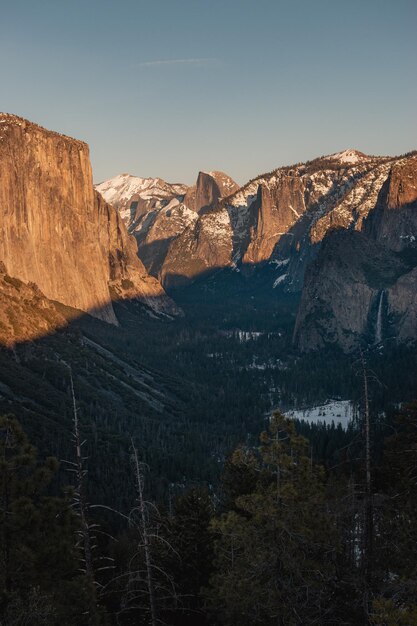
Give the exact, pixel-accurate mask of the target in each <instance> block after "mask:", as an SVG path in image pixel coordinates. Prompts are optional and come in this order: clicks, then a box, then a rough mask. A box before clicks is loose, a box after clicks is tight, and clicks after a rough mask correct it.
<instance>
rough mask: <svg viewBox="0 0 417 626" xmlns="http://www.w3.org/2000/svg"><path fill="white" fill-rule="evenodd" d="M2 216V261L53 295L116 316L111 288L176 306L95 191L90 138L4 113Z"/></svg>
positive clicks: (0, 121)
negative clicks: (67, 134) (73, 136)
mask: <svg viewBox="0 0 417 626" xmlns="http://www.w3.org/2000/svg"><path fill="white" fill-rule="evenodd" d="M0 216H1V221H0V261H3V262H4V263H5V265H6V267H7V271H8V273H9V274H10V275H11V276H15V277H16V278H19V279H20V280H22V281H24V282H33V283H36V284H37V285H38V287H39V288H40V290H41V291H42V292H43V293H44V294H45V296H46V297H47V298H49V299H53V300H58V301H60V302H62V303H64V304H67V305H69V306H71V307H75V308H78V309H81V310H82V311H88V312H90V313H92V314H93V315H96V316H97V317H100V318H101V319H104V320H105V321H107V322H112V323H116V322H117V320H116V317H115V315H114V311H113V307H112V304H111V294H110V288H111V289H112V295H116V296H117V297H124V296H126V297H137V298H140V299H145V301H146V302H147V303H149V304H152V305H153V303H155V305H156V306H162V308H163V309H164V310H170V309H171V308H175V307H172V305H171V303H170V301H169V300H168V298H167V297H166V296H165V294H164V292H163V289H162V288H161V286H160V284H159V283H158V282H157V281H156V280H155V279H154V278H151V277H149V276H148V275H147V273H146V271H145V269H144V267H143V265H142V263H141V262H140V260H139V259H138V258H137V256H136V244H135V242H134V241H131V240H130V239H129V236H128V235H127V232H126V228H125V226H124V224H123V222H122V220H121V218H120V216H119V214H118V213H117V212H116V210H115V209H113V208H112V207H110V206H109V205H107V204H106V203H105V202H104V201H103V199H102V198H101V197H99V196H98V194H96V192H95V191H94V189H93V183H92V174H91V166H90V160H89V150H88V146H87V145H86V144H85V143H83V142H81V141H78V140H75V139H71V138H69V137H65V136H63V135H60V134H58V133H54V132H51V131H48V130H45V129H44V128H41V127H40V126H37V125H36V124H33V123H31V122H28V121H26V120H23V119H21V118H18V117H16V116H13V115H8V114H0Z"/></svg>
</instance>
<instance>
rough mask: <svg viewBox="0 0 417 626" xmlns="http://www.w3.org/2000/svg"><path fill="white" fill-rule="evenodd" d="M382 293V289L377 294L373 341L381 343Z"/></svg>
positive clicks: (383, 292)
mask: <svg viewBox="0 0 417 626" xmlns="http://www.w3.org/2000/svg"><path fill="white" fill-rule="evenodd" d="M384 294H385V291H384V290H382V291H381V293H380V296H379V303H378V312H377V314H376V325H375V343H381V341H382V308H383V306H384Z"/></svg>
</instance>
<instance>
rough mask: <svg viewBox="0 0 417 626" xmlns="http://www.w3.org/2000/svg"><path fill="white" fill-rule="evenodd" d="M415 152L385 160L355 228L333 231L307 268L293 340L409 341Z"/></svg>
mask: <svg viewBox="0 0 417 626" xmlns="http://www.w3.org/2000/svg"><path fill="white" fill-rule="evenodd" d="M416 240H417V157H416V156H415V155H411V156H410V157H408V158H404V159H400V160H398V161H397V162H395V163H393V164H392V166H391V168H390V171H389V173H388V175H387V177H386V180H385V182H384V184H383V186H382V188H381V190H380V193H379V196H378V199H377V201H376V203H375V207H374V208H373V210H372V211H370V213H369V215H368V217H367V219H365V220H364V221H363V227H362V232H355V231H351V230H341V229H339V230H336V231H333V232H329V233H328V234H327V236H326V237H325V239H324V242H323V245H322V247H321V250H320V252H319V254H318V257H317V259H316V260H315V262H314V263H313V264H312V266H311V267H310V268H309V270H308V272H307V275H306V280H305V284H304V288H303V292H302V298H301V304H300V308H299V312H298V316H297V322H296V328H295V332H294V339H295V341H296V343H297V345H298V346H299V347H300V349H301V350H303V351H308V350H314V349H319V348H322V347H323V346H324V345H326V344H329V343H333V344H337V345H339V346H340V347H341V348H342V349H343V350H345V351H346V352H348V351H351V350H353V349H354V348H356V347H357V346H358V344H359V343H360V342H365V343H376V344H379V343H380V342H382V341H390V342H393V341H394V342H402V343H404V342H408V341H412V340H416V339H417V241H416Z"/></svg>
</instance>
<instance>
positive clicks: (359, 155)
mask: <svg viewBox="0 0 417 626" xmlns="http://www.w3.org/2000/svg"><path fill="white" fill-rule="evenodd" d="M329 158H330V159H332V160H334V161H339V162H340V163H359V162H360V161H364V160H366V159H368V158H369V157H367V156H366V154H364V153H363V152H359V150H354V149H353V148H348V149H347V150H343V151H342V152H336V154H331V155H330V156H329Z"/></svg>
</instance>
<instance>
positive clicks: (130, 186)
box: [95, 174, 188, 220]
mask: <svg viewBox="0 0 417 626" xmlns="http://www.w3.org/2000/svg"><path fill="white" fill-rule="evenodd" d="M95 187H96V190H97V191H98V192H99V193H101V195H102V196H103V198H104V199H105V200H106V202H108V203H109V204H112V205H113V206H114V207H116V208H117V209H119V211H120V213H121V215H122V217H123V219H124V220H126V219H128V218H129V217H130V209H129V208H128V207H127V205H128V204H129V202H130V201H131V200H132V198H133V196H138V197H139V198H141V199H143V200H152V199H157V200H166V199H167V198H173V197H175V196H183V195H185V193H186V191H187V189H188V187H187V185H183V184H181V183H173V184H171V183H167V182H165V181H164V180H162V178H140V177H139V176H132V175H131V174H119V175H118V176H114V177H113V178H110V179H109V180H106V181H104V182H102V183H99V184H98V185H96V186H95Z"/></svg>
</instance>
